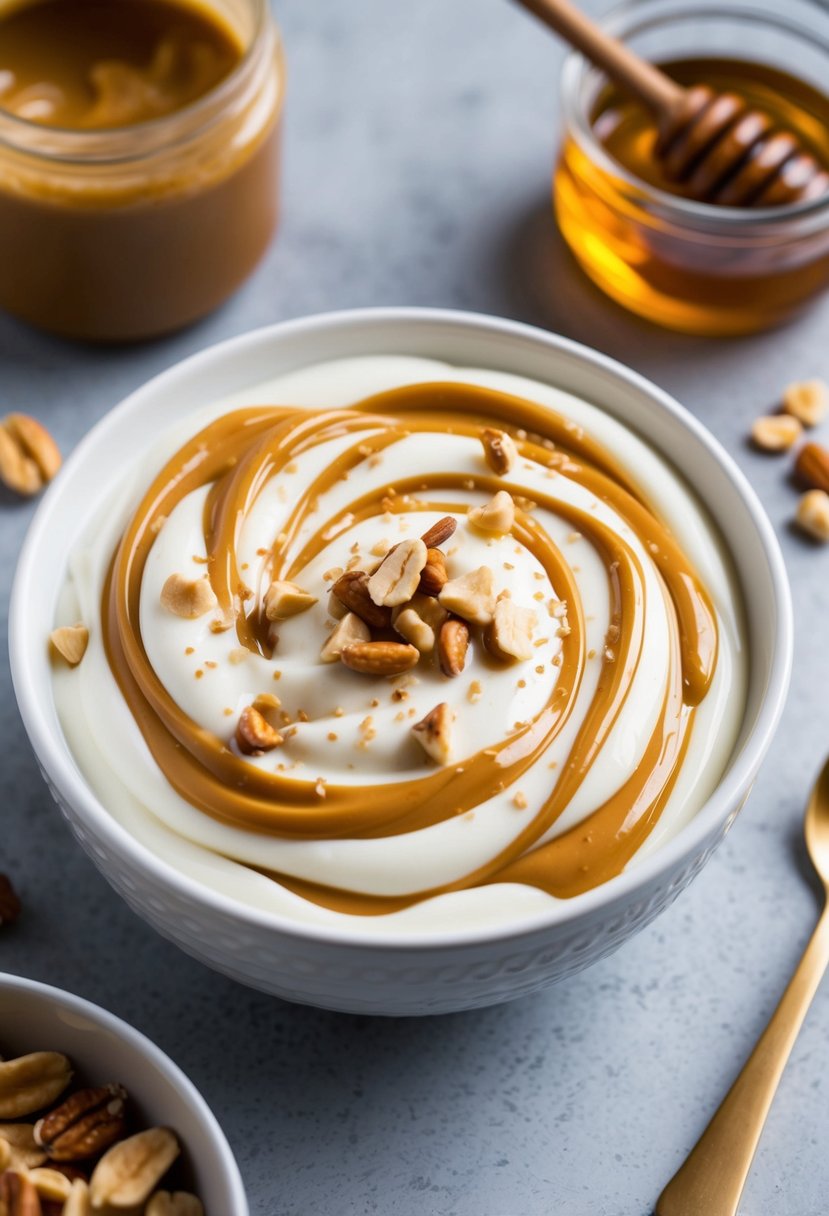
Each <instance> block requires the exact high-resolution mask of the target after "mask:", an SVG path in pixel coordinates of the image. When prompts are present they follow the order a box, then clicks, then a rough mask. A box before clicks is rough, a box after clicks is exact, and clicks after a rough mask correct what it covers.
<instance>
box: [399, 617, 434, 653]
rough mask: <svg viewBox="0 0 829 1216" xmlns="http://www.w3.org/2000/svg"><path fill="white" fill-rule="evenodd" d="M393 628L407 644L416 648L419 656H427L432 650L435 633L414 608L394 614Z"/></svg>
mask: <svg viewBox="0 0 829 1216" xmlns="http://www.w3.org/2000/svg"><path fill="white" fill-rule="evenodd" d="M394 628H395V629H396V630H397V632H398V633H399V634H400V636H401V637H403V638H405V639H406V641H407V642H411V644H412V645H413V646H416V647H417V649H418V650H419V651H420V653H421V654H429V653H430V651H432V650H434V648H435V631H434V629H433V628H432V626H431V625H429V624H427V622H426V621H424V619H423V617H422V616H421V615H420V613H419V612H417V610H416V609H415V608H412V607H411V606H409V607H406V608H403V609H401V611H400V612H397V613H395V617H394Z"/></svg>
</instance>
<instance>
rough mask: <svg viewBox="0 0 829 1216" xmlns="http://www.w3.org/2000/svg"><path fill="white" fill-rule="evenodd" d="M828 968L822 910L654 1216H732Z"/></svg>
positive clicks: (827, 919) (827, 917) (827, 925)
mask: <svg viewBox="0 0 829 1216" xmlns="http://www.w3.org/2000/svg"><path fill="white" fill-rule="evenodd" d="M827 965H829V911H827V909H826V908H825V909H824V911H823V914H822V916H821V918H820V920H819V921H818V923H817V927H816V928H815V931H814V933H813V934H812V937H811V939H810V941H809V944H808V946H807V947H806V950H805V952H804V954H803V958H802V959H801V960H800V962H799V964H798V967H797V970H796V971H795V973H794V975H793V976H792V978H791V981H790V983H789V986H788V988H787V989H786V991H785V992H784V993H783V996H782V998H781V1001H780V1004H779V1005H778V1006H777V1008H776V1010H775V1011H774V1013H773V1014H772V1018H771V1021H770V1022H769V1024H768V1026H767V1027H766V1029H765V1030H764V1031H763V1033H762V1035H761V1036H760V1038H759V1039H758V1041H757V1045H756V1047H755V1048H754V1051H753V1052H752V1053H751V1055H750V1056H749V1058H748V1060H747V1061H746V1063H745V1065H744V1067H743V1071H742V1072H741V1073H740V1075H739V1076H738V1077H737V1080H736V1081H735V1082H734V1084H733V1085H732V1086H731V1089H730V1090H729V1091H728V1093H727V1094H726V1096H725V1098H724V1099H723V1101H722V1104H721V1105H720V1107H719V1109H718V1110H717V1112H716V1114H715V1115H714V1117H713V1119H712V1120H711V1122H710V1123H709V1124H708V1127H707V1128H706V1129H705V1131H704V1132H703V1133H702V1135H701V1136H700V1138H699V1140H698V1141H697V1143H696V1146H695V1147H694V1148H693V1149H692V1150H691V1152H690V1154H689V1156H688V1157H687V1158H686V1160H685V1163H684V1165H682V1166H681V1167H680V1169H679V1171H678V1172H677V1173H676V1174H674V1176H673V1178H672V1179H671V1181H670V1182H669V1183H668V1185H667V1186H666V1187H665V1190H664V1191H663V1192H662V1194H661V1195H660V1197H659V1201H658V1203H657V1205H656V1216H736V1212H737V1205H738V1204H739V1202H740V1196H741V1195H742V1193H743V1187H744V1186H745V1182H746V1178H747V1177H748V1172H749V1169H750V1168H751V1162H752V1160H753V1158H754V1153H755V1151H756V1149H757V1144H758V1142H759V1140H760V1135H761V1133H762V1131H763V1124H764V1123H765V1121H766V1115H767V1114H768V1112H769V1107H770V1106H771V1104H772V1100H773V1099H774V1094H775V1091H776V1090H777V1085H778V1082H779V1080H780V1077H781V1075H782V1073H783V1069H784V1068H785V1067H786V1061H787V1060H788V1058H789V1054H790V1053H791V1050H792V1047H793V1046H794V1041H795V1039H796V1038H797V1035H798V1031H799V1030H800V1027H801V1026H802V1024H803V1019H804V1018H805V1016H806V1013H807V1011H808V1009H809V1006H810V1004H811V1003H812V997H813V996H814V995H815V992H816V991H817V988H818V985H819V984H820V981H821V979H822V977H823V974H824V972H825V971H826V968H827Z"/></svg>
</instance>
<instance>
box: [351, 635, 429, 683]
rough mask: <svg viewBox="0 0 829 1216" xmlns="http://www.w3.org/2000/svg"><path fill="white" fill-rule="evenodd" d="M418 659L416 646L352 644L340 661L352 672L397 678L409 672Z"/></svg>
mask: <svg viewBox="0 0 829 1216" xmlns="http://www.w3.org/2000/svg"><path fill="white" fill-rule="evenodd" d="M419 658H420V651H419V650H418V649H417V647H416V646H407V645H404V644H403V643H402V642H353V643H352V644H351V645H350V646H346V647H345V649H344V650H343V652H342V654H341V655H340V659H341V660H342V662H343V663H344V664H345V666H346V667H350V668H351V670H352V671H359V672H361V673H362V674H363V675H369V676H397V675H400V674H401V672H404V671H409V669H410V668H412V667H414V666H415V664H416V663H417V661H418V659H419Z"/></svg>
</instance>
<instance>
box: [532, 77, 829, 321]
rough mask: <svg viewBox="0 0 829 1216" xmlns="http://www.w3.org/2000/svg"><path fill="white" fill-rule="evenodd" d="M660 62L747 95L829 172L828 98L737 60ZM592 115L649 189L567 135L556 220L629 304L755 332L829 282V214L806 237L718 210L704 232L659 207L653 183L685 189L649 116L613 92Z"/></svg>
mask: <svg viewBox="0 0 829 1216" xmlns="http://www.w3.org/2000/svg"><path fill="white" fill-rule="evenodd" d="M660 66H662V68H663V69H664V70H665V71H666V72H667V73H668V74H669V75H670V76H672V77H673V78H674V79H675V80H677V81H679V82H680V83H681V84H686V85H690V84H708V85H710V86H711V88H712V89H713V90H714V91H715V92H717V93H724V92H735V93H738V94H739V95H740V96H742V97H744V98H745V99H746V101H747V102H748V104H749V105H750V106H752V107H756V108H758V109H761V110H764V111H765V112H766V113H768V114H770V115H771V116H772V117H773V118H774V120H775V126H776V127H779V128H780V129H785V130H789V131H792V132H794V133H795V134H796V135H797V136H798V137H799V139H800V141H801V143H802V144H803V147H804V149H806V150H808V151H810V152H812V153H813V155H815V156H816V157H817V159H818V160H819V161H820V162H821V163H823V164H824V165H826V166H829V98H827V96H826V95H824V94H822V93H820V92H818V91H817V90H816V89H814V88H812V87H811V86H810V85H808V84H806V83H805V82H804V81H801V80H797V79H796V78H795V77H793V76H790V75H788V74H787V73H785V72H782V71H779V70H777V69H774V68H770V67H767V66H765V65H762V64H755V63H748V62H744V61H742V60H737V59H686V60H677V61H672V62H670V63H665V64H662V65H660ZM590 118H591V124H592V127H593V132H594V135H595V137H596V138H597V140H598V141H599V142H600V143H601V144H602V145H603V147H604V149H605V151H606V152H607V153H608V154H609V156H610V157H611V158H612V160H613V161H614V162H616V163H618V164H619V165H621V166H623V167H624V169H625V170H627V172H628V173H629V174H631V175H632V176H633V177H634V178H635V179H637V182H638V183H639V185H638V186H636V187H631V184H630V182H629V181H625V180H624V179H622V178H621V177H620V176H618V175H617V174H615V173H614V172H613V171H612V169H611V168H610V167H609V166H606V165H603V164H600V163H599V162H598V161H597V160H595V159H593V158H592V157H591V156H590V155H589V152H586V151H585V150H583V149H582V148H581V147H579V145H578V144H577V143H576V141H575V140H574V139H573V138H571V137H570V136H568V137H567V139H566V141H565V144H564V147H563V149H562V152H561V157H560V160H559V163H558V166H557V168H556V175H555V208H556V215H557V218H558V222H559V226H560V228H561V231H562V234H563V236H564V238H565V240H566V241H567V243H568V245H569V246H570V248H571V249H572V251H573V253H574V254H575V256H576V258H577V259H578V261H579V262H580V263H581V265H582V267H583V269H584V270H585V271H586V272H587V273H588V274H589V275H590V277H591V278H592V279H593V280H594V281H595V282H596V283H597V284H598V285H599V286H600V287H601V288H602V289H603V290H604V291H605V292H607V294H608V295H610V296H612V297H613V298H614V299H616V300H618V301H619V302H620V303H621V304H624V305H625V306H626V307H627V308H629V309H631V310H632V311H633V312H637V313H639V314H641V315H642V316H645V317H648V318H649V319H651V320H653V321H657V322H658V323H659V324H662V325H667V326H669V327H671V328H675V329H681V330H687V331H689V332H693V333H703V334H713V335H726V334H739V333H750V332H752V331H754V330H758V329H763V328H766V327H767V326H770V325H774V324H777V323H779V322H781V321H784V320H786V319H787V318H789V317H790V316H792V315H793V314H794V313H796V312H797V311H799V310H800V309H801V308H802V307H803V306H804V305H805V304H807V303H808V302H809V300H811V299H812V298H813V297H814V296H815V295H816V294H817V293H818V292H819V291H821V290H823V288H824V287H826V285H827V283H829V214H827V215H826V216H825V217H824V219H823V221H822V223H821V224H818V225H813V226H812V228H811V230H810V231H808V232H806V231H805V230H804V227H800V226H799V227H797V228H795V226H794V225H793V223H792V222H789V221H787V222H786V223H781V224H779V225H774V226H769V225H768V224H764V225H762V226H759V227H758V226H757V225H753V224H752V223H751V221H750V220H749V221H747V222H738V223H734V222H731V223H729V222H728V218H729V216H728V213H729V212H730V213H731V215H732V216H735V214H736V213H734V212H733V211H732V209H730V208H727V207H722V208H716V207H710V208H708V212H709V215H711V216H712V217H713V219H714V221H715V223H714V226H713V227H712V226H711V225H710V224H709V225H708V226H707V227H706V228H705V229H700V228H697V229H695V228H694V227H693V225H692V223H689V222H686V221H685V220H683V218H682V217H680V216H676V215H675V214H672V215H671V216H668V215H665V214H661V213H660V212H661V211H663V210H664V209H660V208H659V206H658V204H656V205H655V200H654V197H653V195H652V188H654V187H655V188H657V189H658V190H661V191H665V192H666V193H668V194H672V195H676V196H684V195H685V191H684V189H683V187H681V186H678V185H677V184H676V183H674V182H671V181H669V180H668V179H667V178H666V177H665V176H664V174H663V173H662V170H661V166H660V164H659V161H658V159H657V157H656V156H655V154H654V143H655V139H656V130H655V126H654V121H653V118H652V117H651V115H650V113H649V112H648V111H647V110H646V109H645V108H644V107H643V106H642V105H641V104H640V103H638V102H636V101H632V100H631V99H630V98H628V97H626V96H624V95H623V94H621V93H620V92H619V91H617V90H616V89H615V88H614V87H612V86H611V87H608V88H606V89H605V90H604V91H603V92H602V93H601V94H600V96H599V97H598V99H597V101H596V104H595V106H594V108H593V112H592V114H591V116H590ZM718 210H719V211H721V212H722V213H723V220H722V222H721V223H720V222H717V217H716V212H717V211H718Z"/></svg>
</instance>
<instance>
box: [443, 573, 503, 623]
mask: <svg viewBox="0 0 829 1216" xmlns="http://www.w3.org/2000/svg"><path fill="white" fill-rule="evenodd" d="M438 599H439V602H440V603H441V605H442V606H443V607H444V608H446V609H447V610H448V611H449V612H454V613H456V614H457V615H458V616H461V617H463V618H464V620H467V621H474V623H475V624H476V625H488V624H489V622H490V621H491V620H492V613H493V612H494V610H495V576H494V575H493V573H492V570H491V569H490V568H489V566H479V567H478V569H477V570H470V571H469V573H468V574H463V575H461V577H460V578H454V579H450V580H449V582H448V583H446V585H445V586H444V588H443V590H442V591H441V593H440V595H439V596H438Z"/></svg>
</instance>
